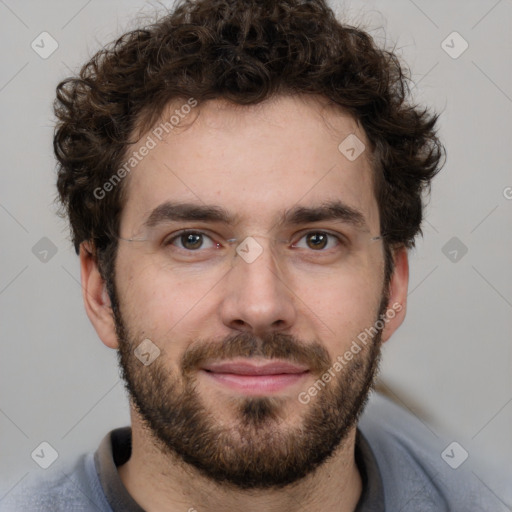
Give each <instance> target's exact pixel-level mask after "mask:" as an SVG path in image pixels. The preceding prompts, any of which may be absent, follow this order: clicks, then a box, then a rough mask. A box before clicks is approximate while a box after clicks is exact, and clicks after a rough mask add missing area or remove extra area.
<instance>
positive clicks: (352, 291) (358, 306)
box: [297, 271, 382, 358]
mask: <svg viewBox="0 0 512 512" xmlns="http://www.w3.org/2000/svg"><path fill="white" fill-rule="evenodd" d="M381 294H382V286H381V276H380V273H378V272H376V273H375V275H374V274H373V273H366V274H361V273H358V272H355V271H353V272H338V273H331V274H326V275H323V276H320V275H318V274H317V275H316V276H315V277H314V278H311V279H310V280H309V281H308V282H304V283H303V285H302V286H301V287H300V288H298V289H297V296H298V297H300V298H301V299H302V301H299V303H300V304H301V306H300V307H301V310H302V311H301V312H300V315H305V316H306V317H307V318H309V319H310V320H311V321H312V322H314V324H315V325H316V327H315V331H316V332H317V333H318V337H319V338H320V340H321V341H322V343H324V344H325V347H326V349H327V350H328V351H329V353H330V355H331V357H333V358H335V357H336V356H337V355H339V354H342V353H344V352H345V350H346V349H347V347H349V346H350V344H351V343H352V341H353V340H354V339H355V338H356V337H357V335H358V334H359V333H361V332H363V331H364V330H365V329H367V328H369V327H371V326H373V325H374V323H375V321H376V319H377V315H378V311H379V306H380V302H381Z"/></svg>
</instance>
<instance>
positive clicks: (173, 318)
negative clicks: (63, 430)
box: [80, 96, 408, 512]
mask: <svg viewBox="0 0 512 512" xmlns="http://www.w3.org/2000/svg"><path fill="white" fill-rule="evenodd" d="M174 108H176V105H175V104H174V105H172V107H170V111H171V112H172V111H173V110H174ZM197 112H199V113H200V115H199V116H196V115H191V116H190V119H191V121H192V118H194V119H193V122H190V123H188V122H187V121H188V120H185V122H184V128H183V129H181V128H180V129H177V130H175V131H173V132H171V133H170V135H168V136H167V137H166V139H165V141H164V142H162V143H159V144H157V146H156V147H155V148H154V149H152V150H151V152H150V153H149V154H148V156H147V157H145V158H144V159H142V161H141V162H140V163H139V164H138V165H137V167H136V168H135V169H134V170H133V171H132V172H131V174H130V175H129V176H128V177H127V178H126V179H127V183H126V185H127V201H126V204H125V206H124V209H123V212H122V217H121V229H120V232H121V236H124V237H126V238H129V237H131V236H132V235H133V234H134V233H138V232H139V227H140V225H141V224H142V222H143V220H144V218H145V216H146V215H147V214H148V213H149V212H150V211H151V210H152V209H153V208H155V207H156V206H158V205H159V204H161V203H162V202H164V201H167V200H173V201H186V202H194V203H197V204H202V203H207V204H215V205H219V206H222V207H224V208H225V209H227V210H229V211H230V212H232V213H235V214H238V215H239V216H240V217H239V222H238V223H237V224H236V225H234V226H225V225H218V224H215V225H210V224H208V225H206V224H204V223H201V222H195V223H193V222H192V223H190V222H189V223H186V224H185V225H183V223H182V224H180V225H179V226H178V227H176V230H178V229H181V228H182V227H187V228H188V227H190V228H197V229H201V230H208V231H209V232H213V233H216V234H218V235H219V238H223V239H228V238H230V237H239V239H240V241H241V240H243V239H244V238H245V237H246V236H249V235H251V236H255V238H256V240H257V241H258V243H260V245H261V247H262V249H263V252H262V254H261V256H260V257H259V258H258V259H256V260H255V261H254V262H253V263H250V264H247V263H245V262H244V261H242V260H241V259H240V258H239V259H238V260H237V261H236V263H234V264H233V265H232V266H227V267H221V266H219V267H215V266H210V267H208V265H207V264H206V263H204V262H202V263H194V264H190V263H183V262H179V263H176V262H173V263H169V262H167V263H163V262H162V260H160V259H158V258H156V257H155V255H154V254H151V251H149V250H147V247H148V246H147V245H144V244H139V245H137V243H123V242H121V243H120V246H119V252H118V256H117V260H116V276H115V283H116V288H117V291H118V296H119V302H120V308H121V311H122V314H123V318H125V319H126V320H127V323H128V327H129V328H130V331H131V333H133V334H134V335H135V337H136V338H137V339H139V340H142V339H144V338H150V339H151V340H153V341H154V343H155V344H156V345H158V346H159V347H161V349H162V350H163V352H162V355H161V356H160V357H164V358H165V359H164V361H165V366H166V368H168V370H169V372H176V373H177V372H179V362H180V358H181V356H182V355H183V353H184V352H185V351H186V349H187V348H188V347H190V345H191V344H192V343H193V342H194V340H197V339H201V340H212V341H213V340H220V339H223V338H224V337H226V336H229V335H233V334H236V333H240V332H250V333H252V334H254V335H255V336H259V335H263V334H264V333H268V332H282V333H288V334H293V335H295V336H296V337H297V338H298V339H301V340H316V341H317V342H319V343H320V344H321V345H322V346H323V347H324V348H325V349H326V351H327V352H328V354H329V357H330V359H331V360H332V361H335V360H336V357H337V356H339V355H340V354H343V353H344V352H345V351H346V350H347V349H349V348H350V345H351V343H352V341H353V340H354V339H355V338H356V336H357V335H358V334H359V333H360V332H362V331H363V330H364V329H365V328H367V327H369V326H371V325H373V324H374V322H375V318H376V314H377V312H378V308H379V303H380V300H381V296H382V289H383V278H384V253H383V245H382V243H381V242H374V243H360V244H359V245H357V250H355V249H354V250H355V254H354V255H353V257H349V258H348V259H346V260H344V263H343V264H342V263H339V262H337V261H336V259H335V258H334V259H331V260H323V261H322V262H319V261H318V260H316V261H311V260H309V261H306V259H301V257H298V258H297V259H295V260H293V259H292V258H288V259H287V258H286V257H283V256H280V255H279V254H277V253H274V252H273V251H272V250H271V246H270V241H269V238H268V237H274V238H281V237H289V236H292V237H293V235H294V234H295V233H298V232H302V231H303V230H305V229H307V230H308V231H309V230H322V229H324V230H328V231H329V232H342V233H344V232H347V231H348V232H350V228H349V227H347V226H345V225H341V224H339V223H337V222H336V221H330V220H328V221H321V222H317V223H311V224H307V225H304V226H299V227H297V226H288V227H283V228H279V229H277V228H276V219H277V218H278V215H279V214H280V213H281V212H282V211H283V210H285V209H288V208H292V207H294V206H296V205H297V204H300V205H303V206H316V205H319V204H321V203H322V202H324V201H327V200H335V199H336V200H342V201H343V202H344V203H345V204H347V205H349V206H351V207H352V208H354V209H357V210H359V211H360V212H361V213H362V214H363V216H364V219H365V222H366V224H367V226H368V229H369V235H371V236H375V235H379V234H380V233H379V211H378V205H377V201H376V199H375V196H374V192H373V184H372V183H373V182H372V169H371V166H370V163H369V160H368V158H367V157H368V155H367V153H366V152H367V151H368V149H367V150H366V152H365V153H363V154H362V155H361V156H360V157H359V158H357V159H356V160H355V161H352V162H351V161H349V160H348V159H347V158H345V157H344V156H343V155H342V154H341V153H340V151H339V150H338V145H339V144H340V142H341V141H342V140H343V139H344V138H345V137H347V136H348V135H349V134H351V133H353V134H356V135H357V137H358V138H359V139H360V140H362V141H363V142H364V143H365V145H366V147H367V148H369V143H368V141H367V139H366V137H365V134H364V132H362V130H361V128H360V127H359V126H358V125H357V123H356V122H355V120H354V119H353V118H352V117H351V116H349V115H348V114H345V113H343V112H342V111H340V110H339V109H334V108H333V107H330V106H326V104H325V101H323V100H322V99H321V98H315V97H311V96H310V97H302V96H296V97H288V96H279V97H277V98H273V99H271V100H269V101H266V102H264V103H260V104H258V105H255V106H236V105H232V104H229V103H227V102H224V101H221V100H214V101H210V102H208V103H206V104H203V105H200V106H199V107H197V108H196V113H197ZM185 125H186V126H185ZM148 133H150V132H148ZM142 140H144V139H142ZM368 238H370V236H368ZM144 247H146V248H145V249H144ZM301 247H303V249H302V251H304V252H303V253H302V254H305V253H307V251H308V250H309V251H310V252H312V249H308V248H307V246H306V245H305V244H304V239H303V242H302V245H301ZM155 258H156V259H155ZM80 260H81V271H82V274H81V275H82V286H83V298H84V303H85V308H86V311H87V314H88V316H89V318H90V320H91V322H92V324H93V326H94V327H95V329H96V331H97V333H98V336H99V337H100V339H101V340H102V341H103V343H104V344H105V345H106V346H108V347H110V348H112V349H117V348H118V347H119V340H118V339H117V336H116V331H115V324H114V319H113V314H112V308H111V304H110V300H109V298H108V295H107V293H106V289H105V283H104V281H103V280H102V278H101V276H100V274H99V271H98V268H97V265H96V262H95V259H94V257H93V256H92V251H91V247H90V246H89V245H88V244H87V243H83V244H82V247H81V252H80ZM394 260H395V268H394V272H393V275H392V278H391V281H390V284H389V302H388V305H389V307H391V305H392V304H395V303H399V304H401V305H402V308H401V310H400V311H399V312H397V313H396V315H395V316H394V318H392V319H390V321H389V322H387V323H386V325H385V327H384V330H383V332H382V341H383V342H384V341H387V340H388V339H389V338H390V336H391V335H392V334H393V332H394V331H395V330H396V329H397V328H398V327H399V326H400V324H401V323H402V321H403V319H404V317H405V312H406V296H407V285H408V261H407V252H406V249H404V248H402V249H397V250H396V251H395V253H394ZM356 357H357V356H356ZM316 379H317V376H315V375H312V374H311V375H306V376H305V377H304V379H301V380H300V382H297V383H295V384H292V385H290V386H289V387H287V388H285V389H283V390H280V391H278V392H277V394H276V396H278V397H279V398H280V399H282V402H281V405H280V407H281V408H280V418H281V420H282V426H283V428H285V427H286V426H293V425H298V424H300V422H301V421H302V420H303V418H304V414H305V412H306V411H307V408H308V405H303V404H300V403H299V402H298V400H297V396H298V394H299V393H300V392H301V391H304V390H307V389H308V388H309V387H310V386H311V385H312V384H313V383H314V381H315V380H316ZM197 392H198V393H199V396H200V397H201V398H202V399H203V403H204V404H206V407H207V409H208V411H209V412H210V413H211V414H212V415H213V418H214V419H215V421H217V422H218V424H219V425H223V426H235V427H236V425H237V423H236V420H237V417H236V409H235V408H234V407H233V398H236V397H239V396H240V395H239V394H237V393H239V392H236V391H233V390H232V389H230V388H227V387H225V386H224V385H222V384H218V383H212V382H211V380H209V379H207V378H206V377H205V376H204V375H203V374H199V375H198V376H197ZM131 419H132V435H133V449H132V456H131V458H130V460H129V461H128V462H127V463H126V464H124V465H123V466H121V467H120V468H118V469H119V473H120V476H121V479H122V481H123V483H124V484H125V486H126V488H127V490H128V492H129V493H130V494H131V495H132V496H133V497H134V499H135V500H136V501H137V502H138V503H139V504H140V505H141V506H142V507H143V508H144V509H145V510H148V511H153V510H154V511H156V510H170V511H174V510H176V511H177V510H189V509H190V508H191V507H194V508H195V509H197V510H198V511H202V510H208V511H221V510H222V511H230V510H233V511H234V510H240V509H242V510H244V511H247V512H252V511H261V510H268V511H272V510H276V511H277V510H287V511H295V510H304V509H306V510H310V511H312V512H316V511H320V510H322V511H323V512H325V511H331V510H332V511H334V510H336V511H352V510H354V508H355V506H356V504H357V501H358V499H359V497H360V494H361V489H362V484H361V478H360V475H359V472H358V470H357V467H356V464H355V460H354V442H355V432H356V431H355V427H354V428H352V429H351V431H350V432H349V434H348V435H347V437H346V438H345V439H344V441H343V442H342V443H341V444H340V446H339V447H338V449H337V450H336V452H335V454H334V456H333V457H331V458H330V459H328V460H327V461H326V462H325V463H324V464H323V465H321V466H320V467H319V468H318V470H317V471H315V472H313V473H311V474H309V475H308V476H307V477H305V478H303V479H302V480H300V481H299V482H296V483H295V484H293V486H292V487H290V488H284V489H276V490H262V491H258V490H252V491H243V490H238V489H233V488H231V487H228V486H223V485H220V484H218V483H216V482H213V481H211V480H210V479H208V478H206V477H204V476H203V475H201V474H199V473H198V472H197V471H195V469H194V468H193V467H190V466H189V465H186V464H185V463H182V462H181V461H180V460H178V459H177V458H173V457H172V456H171V455H169V454H168V453H166V452H165V451H164V450H162V449H161V447H160V446H159V444H158V442H156V441H155V439H154V438H153V437H152V435H151V432H150V431H149V430H148V429H147V428H144V425H143V421H142V418H141V417H140V416H139V414H138V412H137V410H136V408H135V407H134V406H133V403H132V404H131ZM298 502H299V503H300V504H299V503H298Z"/></svg>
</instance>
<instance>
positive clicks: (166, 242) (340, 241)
mask: <svg viewBox="0 0 512 512" xmlns="http://www.w3.org/2000/svg"><path fill="white" fill-rule="evenodd" d="M189 234H190V235H201V236H205V237H207V238H209V239H210V240H212V242H213V243H214V244H217V245H218V242H215V241H214V240H213V239H212V237H211V236H209V235H208V234H206V233H205V232H203V231H197V230H191V229H184V230H182V231H178V232H177V233H175V234H173V235H171V236H170V237H168V238H166V239H165V240H164V242H163V245H164V246H165V247H168V246H171V245H173V244H174V242H175V241H176V240H179V239H180V238H181V237H182V236H183V235H189ZM311 234H322V235H327V236H328V237H331V238H334V239H336V241H337V242H338V244H337V246H346V245H347V241H346V239H345V237H344V236H343V235H341V234H334V233H331V232H329V231H323V230H310V231H307V232H305V233H304V234H303V235H302V236H301V237H300V238H299V240H298V241H300V240H302V239H303V238H304V237H306V236H308V235H311ZM296 243H297V242H295V244H296ZM295 244H294V245H295ZM175 247H176V246H175ZM176 248H177V249H179V250H180V251H184V252H188V253H194V252H199V251H200V250H201V248H199V249H197V250H195V251H194V250H191V249H184V248H181V247H176ZM332 249H333V248H331V249H319V250H318V251H315V250H313V249H311V251H312V252H319V253H322V252H324V253H326V252H329V250H332Z"/></svg>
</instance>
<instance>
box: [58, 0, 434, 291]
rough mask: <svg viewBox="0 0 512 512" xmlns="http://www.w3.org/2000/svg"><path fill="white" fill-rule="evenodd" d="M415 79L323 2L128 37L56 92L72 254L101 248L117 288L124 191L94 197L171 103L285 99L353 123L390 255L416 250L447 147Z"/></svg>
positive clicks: (288, 1) (190, 10)
mask: <svg viewBox="0 0 512 512" xmlns="http://www.w3.org/2000/svg"><path fill="white" fill-rule="evenodd" d="M409 83H410V78H409V76H408V73H407V72H406V70H405V68H404V67H403V65H402V64H401V63H400V61H399V59H398V57H397V55H396V54H395V53H394V52H393V51H389V50H384V49H381V48H378V47H377V45H376V44H375V43H374V41H373V40H372V38H371V37H370V35H369V34H368V33H366V32H365V31H363V30H360V29H358V28H355V27H352V26H349V25H345V24H342V23H340V22H339V21H338V20H337V19H336V17H335V15H334V13H333V12H332V10H331V9H330V8H329V7H328V6H327V4H326V3H325V2H324V0H310V1H307V0H305V1H301V0H197V1H193V0H185V1H183V2H180V3H179V4H178V5H177V6H176V8H175V9H174V10H173V11H172V12H170V13H168V14H166V15H165V16H163V17H161V18H160V19H159V20H158V21H156V22H155V23H153V24H151V25H149V26H147V27H144V28H141V29H137V30H133V31H130V32H128V33H126V34H124V35H122V36H121V37H120V38H119V39H117V40H116V41H115V42H112V43H110V44H109V45H107V46H106V47H104V48H103V49H101V50H100V51H99V52H98V53H96V54H95V55H94V56H93V57H92V58H91V60H90V61H89V62H87V63H86V64H85V65H84V66H83V67H82V68H81V70H80V73H79V75H78V76H77V77H71V78H67V79H65V80H63V81H62V82H61V83H59V85H58V86H57V98H56V100H55V105H54V109H55V114H56V117H57V125H56V130H55V136H54V151H55V155H56V157H57V160H58V162H59V165H58V178H57V188H58V193H59V197H58V198H57V199H58V200H60V202H61V211H60V214H61V215H62V216H67V217H69V222H70V227H71V235H72V240H73V243H74V246H75V250H76V251H77V253H78V252H79V246H80V244H81V242H83V241H86V240H87V241H90V242H92V245H93V247H94V249H95V255H96V257H97V258H98V264H99V267H100V272H101V273H102V277H103V278H104V279H105V280H106V281H107V283H108V282H109V281H110V279H112V276H113V272H114V261H115V255H116V252H117V243H118V242H117V235H118V228H119V220H120V213H121V211H122V208H123V202H124V196H123V190H124V188H123V183H120V184H119V186H117V187H115V188H114V189H113V190H112V191H111V192H110V193H109V194H107V195H106V197H104V198H103V199H101V200H98V199H97V198H96V197H95V195H94V194H93V191H94V190H95V189H97V188H98V187H101V186H102V185H103V184H104V183H105V182H106V181H107V180H109V179H110V178H111V177H112V175H113V174H114V173H115V171H116V170H118V169H119V167H120V165H121V164H122V162H123V161H124V159H125V155H126V152H127V147H128V145H129V144H131V143H133V142H134V140H133V137H134V131H137V130H136V128H140V130H138V136H141V134H142V132H143V131H144V129H148V128H149V127H151V126H152V125H153V123H155V122H156V121H157V120H158V118H159V116H160V115H161V114H162V112H163V110H164V108H165V107H166V105H168V104H169V102H170V101H171V100H173V99H176V98H190V97H193V98H195V99H196V100H197V101H198V103H199V104H200V103H201V102H204V101H206V100H209V99H218V98H222V99H225V100H229V101H231V102H234V103H236V104H240V105H248V104H255V103H259V102H262V101H263V100H265V99H268V98H270V97H272V96H274V95H278V94H314V95H321V96H323V97H325V98H327V99H328V100H330V101H331V102H333V103H334V104H337V105H339V106H341V107H342V108H343V109H345V111H347V112H348V113H350V114H352V115H353V116H354V118H355V119H356V120H357V121H358V122H359V124H360V125H361V126H362V127H363V129H364V131H365V133H366V136H367V138H368V141H369V142H370V145H371V148H370V149H371V154H372V162H373V167H374V169H373V170H374V183H375V196H376V199H377V202H378V206H379V211H380V222H381V233H383V234H384V239H385V244H384V245H385V249H386V251H385V252H386V279H389V277H390V275H391V272H392V267H393V263H392V256H391V255H392V250H393V248H394V247H399V246H405V247H412V246H413V245H414V238H415V236H416V235H418V234H419V233H421V227H420V224H421V221H422V215H423V201H424V192H429V191H430V181H431V179H432V178H433V177H434V176H435V174H436V173H437V172H438V171H439V170H440V168H441V166H442V164H441V160H442V159H443V156H444V148H443V146H442V144H441V143H440V141H439V139H438V138H437V135H436V129H435V125H436V122H437V118H438V115H437V114H432V113H430V111H429V110H428V109H427V108H419V107H418V106H416V105H412V104H411V103H410V101H409V95H410V87H409Z"/></svg>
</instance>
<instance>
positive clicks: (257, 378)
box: [200, 359, 310, 396]
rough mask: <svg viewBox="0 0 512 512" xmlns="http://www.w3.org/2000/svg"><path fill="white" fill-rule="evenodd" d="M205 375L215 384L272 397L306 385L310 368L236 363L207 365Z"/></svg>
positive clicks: (246, 362) (289, 365)
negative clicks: (304, 383)
mask: <svg viewBox="0 0 512 512" xmlns="http://www.w3.org/2000/svg"><path fill="white" fill-rule="evenodd" d="M200 371H201V373H202V374H203V375H204V376H205V377H206V378H207V379H209V380H210V381H211V382H212V381H213V382H214V383H216V384H218V385H220V386H222V387H224V388H228V389H230V390H232V391H236V392H239V393H242V394H246V395H260V396H261V395H268V394H273V393H278V392H280V391H284V390H286V389H287V388H289V387H292V386H293V385H297V384H298V383H300V382H302V381H303V380H304V379H305V378H306V376H307V375H308V374H309V373H310V372H309V369H308V367H307V366H304V365H299V364H295V363H289V362H287V361H268V360H261V361H255V360H250V361H248V360H243V359H240V360H232V361H226V362H220V363H212V364H207V365H205V366H203V367H202V368H201V370H200Z"/></svg>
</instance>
